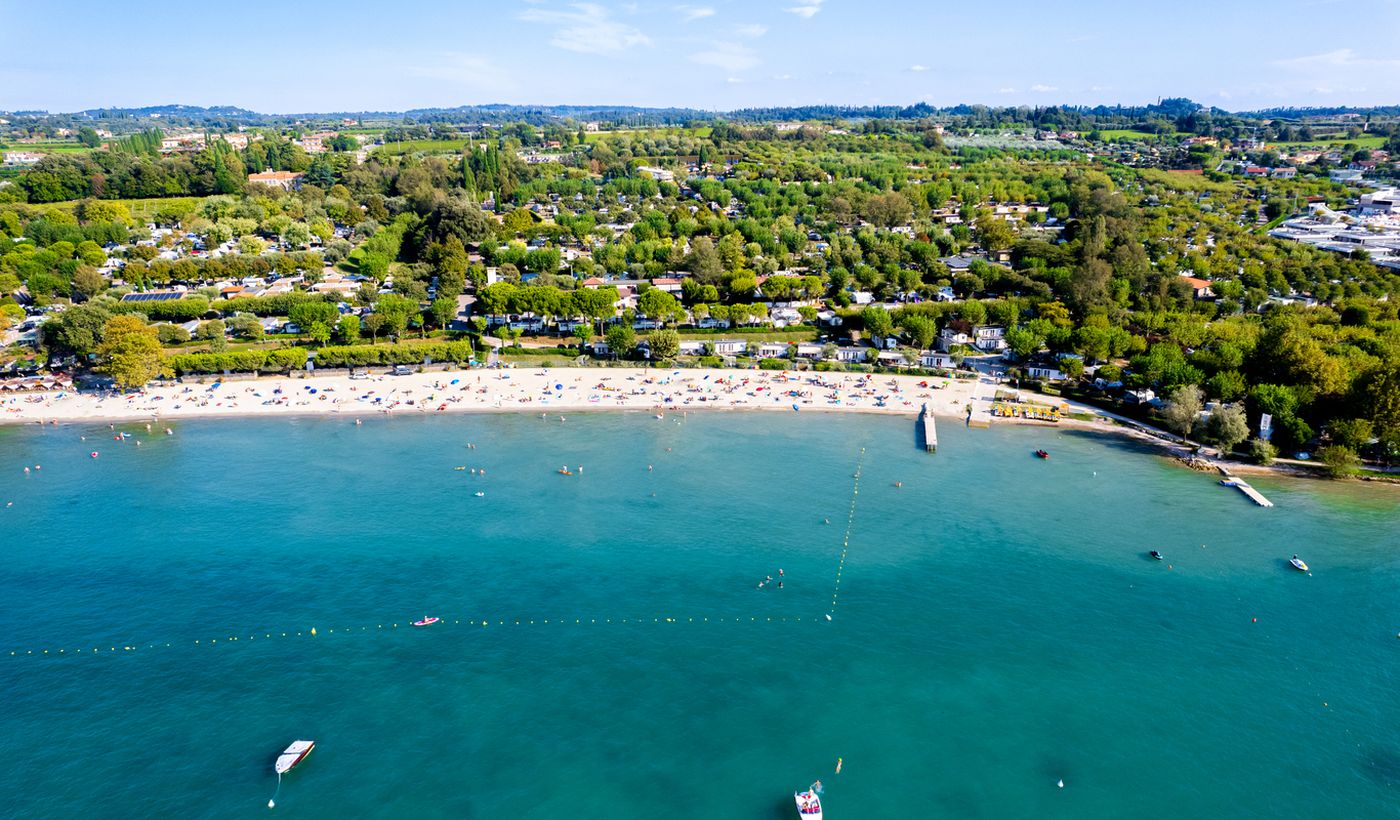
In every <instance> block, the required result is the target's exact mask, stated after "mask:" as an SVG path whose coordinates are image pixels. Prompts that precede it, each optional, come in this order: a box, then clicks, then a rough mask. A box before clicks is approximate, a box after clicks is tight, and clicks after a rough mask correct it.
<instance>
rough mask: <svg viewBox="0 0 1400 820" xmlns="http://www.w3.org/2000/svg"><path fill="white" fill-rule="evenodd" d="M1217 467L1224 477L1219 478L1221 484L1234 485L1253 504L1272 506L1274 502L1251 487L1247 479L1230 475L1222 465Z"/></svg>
mask: <svg viewBox="0 0 1400 820" xmlns="http://www.w3.org/2000/svg"><path fill="white" fill-rule="evenodd" d="M1219 469H1220V474H1221V475H1223V476H1224V478H1222V479H1220V483H1221V484H1223V485H1225V486H1226V487H1234V488H1235V489H1237V490H1239V491H1240V492H1242V493H1244V494H1245V496H1247V497H1248V498H1249V500H1250V501H1253V502H1254V503H1255V504H1258V505H1259V506H1261V507H1272V506H1274V502H1272V501H1270V500H1269V499H1267V498H1265V497H1264V494H1263V493H1261V492H1259V491H1258V490H1256V489H1254V488H1253V487H1251V486H1250V485H1249V482H1248V481H1245V480H1244V479H1243V478H1240V477H1239V476H1233V475H1230V473H1229V472H1228V471H1227V470H1226V469H1225V468H1224V467H1220V468H1219Z"/></svg>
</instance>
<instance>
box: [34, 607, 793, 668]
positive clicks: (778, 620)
mask: <svg viewBox="0 0 1400 820" xmlns="http://www.w3.org/2000/svg"><path fill="white" fill-rule="evenodd" d="M816 622H817V619H816V618H811V617H807V618H804V617H802V616H801V615H750V616H748V617H743V616H734V615H722V616H714V615H704V616H676V615H665V616H653V617H640V618H632V617H628V618H458V619H452V620H449V619H447V618H443V619H442V620H441V621H439V622H438V623H437V624H434V626H437V627H443V626H464V627H468V628H470V629H473V630H482V629H487V628H493V629H494V628H500V627H520V626H536V627H543V626H623V625H626V626H646V625H653V626H661V625H677V624H684V625H691V624H694V625H704V624H783V623H816ZM393 630H404V631H412V632H415V633H416V632H420V631H423V630H416V629H413V626H412V621H404V622H402V623H382V624H375V625H374V626H358V627H353V626H352V627H336V628H333V629H326V630H318V629H317V628H316V627H311V628H310V629H303V630H287V631H286V632H280V631H279V632H263V633H262V634H256V633H254V634H251V635H229V636H226V637H221V638H187V639H182V640H176V641H165V642H158V643H144V644H121V645H111V644H109V645H107V646H94V647H87V646H81V647H74V648H67V647H65V648H61V649H52V648H50V649H25V650H20V649H14V650H11V651H10V652H9V657H12V658H28V657H69V656H73V655H112V654H116V653H122V652H147V651H151V650H156V649H177V648H182V647H184V648H188V647H216V646H222V645H227V644H233V643H250V642H253V641H262V642H267V641H274V640H279V639H290V638H314V637H318V636H321V635H324V636H326V637H329V636H331V635H360V634H370V633H377V632H384V631H393Z"/></svg>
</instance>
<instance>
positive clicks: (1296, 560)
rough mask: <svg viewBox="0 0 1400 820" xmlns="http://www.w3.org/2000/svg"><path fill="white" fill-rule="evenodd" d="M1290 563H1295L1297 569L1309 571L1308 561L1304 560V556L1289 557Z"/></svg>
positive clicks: (1294, 566)
mask: <svg viewBox="0 0 1400 820" xmlns="http://www.w3.org/2000/svg"><path fill="white" fill-rule="evenodd" d="M1288 563H1290V564H1292V565H1293V568H1294V569H1296V570H1298V571H1299V572H1307V571H1308V565H1307V563H1306V562H1305V561H1303V559H1302V558H1299V557H1298V556H1296V555H1295V556H1293V557H1292V558H1289V559H1288Z"/></svg>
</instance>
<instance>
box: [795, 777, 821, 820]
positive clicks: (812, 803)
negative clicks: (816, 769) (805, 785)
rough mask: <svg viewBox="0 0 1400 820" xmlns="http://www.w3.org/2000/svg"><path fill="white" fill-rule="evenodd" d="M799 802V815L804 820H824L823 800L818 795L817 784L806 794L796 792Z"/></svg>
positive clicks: (796, 798)
mask: <svg viewBox="0 0 1400 820" xmlns="http://www.w3.org/2000/svg"><path fill="white" fill-rule="evenodd" d="M792 796H793V799H794V800H796V801H797V815H798V816H799V817H801V818H802V820H822V799H821V797H819V796H818V795H817V789H816V784H812V787H811V788H809V789H807V791H805V792H794V793H793V795H792Z"/></svg>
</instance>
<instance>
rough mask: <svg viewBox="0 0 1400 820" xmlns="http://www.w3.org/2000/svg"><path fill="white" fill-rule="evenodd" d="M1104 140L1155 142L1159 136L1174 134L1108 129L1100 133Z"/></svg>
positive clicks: (1172, 135)
mask: <svg viewBox="0 0 1400 820" xmlns="http://www.w3.org/2000/svg"><path fill="white" fill-rule="evenodd" d="M1099 133H1100V134H1102V135H1103V138H1104V139H1106V140H1155V139H1157V137H1159V136H1166V137H1174V136H1176V135H1175V134H1152V133H1149V132H1147V131H1134V130H1133V129H1131V128H1110V129H1108V130H1106V131H1100V132H1099Z"/></svg>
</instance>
